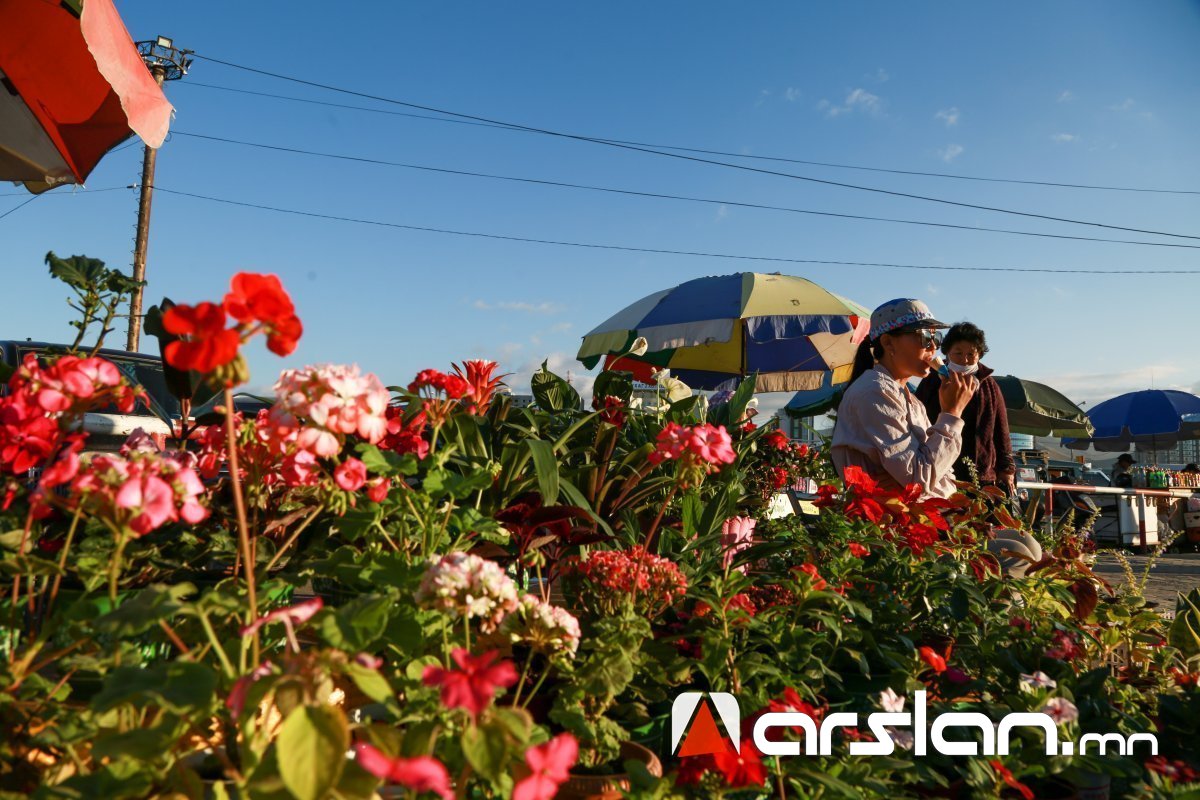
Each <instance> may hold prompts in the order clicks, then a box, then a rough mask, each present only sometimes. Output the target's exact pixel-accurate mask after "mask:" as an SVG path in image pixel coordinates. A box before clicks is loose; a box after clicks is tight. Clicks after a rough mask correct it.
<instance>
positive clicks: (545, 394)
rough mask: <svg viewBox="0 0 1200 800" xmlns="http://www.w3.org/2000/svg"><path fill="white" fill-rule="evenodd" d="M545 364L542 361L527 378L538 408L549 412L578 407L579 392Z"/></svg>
mask: <svg viewBox="0 0 1200 800" xmlns="http://www.w3.org/2000/svg"><path fill="white" fill-rule="evenodd" d="M547 364H548V362H546V361H543V362H542V368H541V369H540V370H538V371H537V372H535V373H533V377H532V378H530V379H529V388H530V390H531V391H532V392H533V397H534V399H535V400H536V401H537V405H538V408H540V409H542V410H543V411H551V412H557V411H565V410H570V411H575V410H577V409H579V408H580V406H581V405H582V403H581V401H580V399H579V393H578V392H576V391H575V389H574V388H572V387H571V384H569V383H567V382H566V381H565V380H563V379H562V378H560V377H558V376H557V375H555V374H554V373H553V372H551V371H550V369H549V368H548V367H547Z"/></svg>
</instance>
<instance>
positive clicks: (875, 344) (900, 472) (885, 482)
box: [831, 298, 1042, 576]
mask: <svg viewBox="0 0 1200 800" xmlns="http://www.w3.org/2000/svg"><path fill="white" fill-rule="evenodd" d="M946 327H947V326H946V325H945V324H943V323H941V322H939V321H938V320H937V319H936V318H934V316H933V313H932V312H930V310H929V307H928V306H926V305H925V304H924V303H923V302H921V301H920V300H913V299H910V298H902V299H898V300H891V301H889V302H887V303H884V304H883V305H881V306H880V307H879V308H877V309H875V311H874V312H872V314H871V333H870V338H869V340H867V341H864V342H863V343H862V345H861V346H860V347H859V351H858V357H857V358H856V360H855V364H854V375H853V377H852V378H851V381H850V386H849V388H847V389H846V392H845V394H844V395H843V396H842V401H841V403H840V404H839V406H838V409H837V424H836V425H835V426H834V429H833V444H832V448H831V455H832V457H833V463H834V465H835V466H836V467H837V470H838V472H839V473H841V474H844V473H845V470H846V467H849V466H856V467H860V468H861V469H863V470H864V471H865V472H866V473H867V474H868V475H870V476H871V477H872V478H874V479H875V480H876V481H877V482H878V483H879V484H880V485H881V486H883V487H885V488H889V489H901V488H903V487H905V486H908V485H909V484H913V483H916V484H920V485H921V487H922V488H923V489H924V493H923V496H924V497H949V496H950V495H952V494H954V493H955V492H956V491H958V487H957V485H956V484H955V482H954V462H955V461H957V460H958V457H959V454H960V452H961V450H962V428H963V420H962V414H963V410H964V409H965V408H966V407H967V404H968V403H969V402H970V401H971V397H972V396H973V395H974V394H975V391H976V389H978V388H979V381H978V380H976V378H975V377H974V376H971V375H966V374H962V373H958V372H950V373H949V374H948V375H947V376H945V377H943V378H942V383H941V387H940V389H939V392H938V399H939V401H940V405H941V413H940V414H938V417H937V420H936V421H935V422H933V423H932V424H931V423H930V421H929V415H928V413H926V410H925V406H924V404H922V403H921V401H920V400H918V399H917V398H916V397H914V396H913V393H912V392H911V391H910V390H909V388H908V382H909V381H910V380H914V379H916V380H920V379H921V378H924V377H925V376H927V375H929V374H930V372H931V371H932V370H933V369H934V368H935V367H936V366H937V360H936V355H935V353H936V351H937V348H938V345H939V344H941V334H940V333H938V331H939V330H941V329H943V328H946ZM993 536H994V538H993V539H992V540H991V542H990V543H989V545H988V549H989V550H991V551H992V552H993V553H995V554H997V556H998V558H999V560H1000V564H1001V567H1002V568H1003V569H1004V571H1005V573H1006V574H1009V575H1018V576H1019V575H1023V574H1024V573H1025V569H1026V568H1027V567H1028V561H1026V560H1024V559H1022V558H1013V557H1009V556H1006V555H1004V554H1003V551H1004V550H1009V551H1012V552H1015V553H1018V554H1020V555H1021V556H1026V557H1028V558H1031V559H1033V560H1035V561H1036V560H1039V559H1040V558H1041V555H1042V551H1041V548H1040V547H1039V546H1038V544H1037V542H1036V541H1035V540H1034V539H1033V537H1031V536H1029V535H1028V534H1025V533H1022V532H1020V531H1014V530H999V531H996V532H995V533H994V535H993Z"/></svg>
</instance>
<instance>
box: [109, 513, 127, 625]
mask: <svg viewBox="0 0 1200 800" xmlns="http://www.w3.org/2000/svg"><path fill="white" fill-rule="evenodd" d="M116 539H117V547H116V550H114V551H113V557H112V563H110V564H109V565H108V599H109V600H112V604H113V610H116V608H117V585H118V583H120V580H121V558H122V557H123V556H124V555H125V545H126V543H128V542H129V531H127V530H120V531H117V532H116Z"/></svg>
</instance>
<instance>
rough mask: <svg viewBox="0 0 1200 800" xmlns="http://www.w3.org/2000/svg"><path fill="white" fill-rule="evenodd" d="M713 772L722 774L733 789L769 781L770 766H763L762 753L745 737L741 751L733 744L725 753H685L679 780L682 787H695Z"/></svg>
mask: <svg viewBox="0 0 1200 800" xmlns="http://www.w3.org/2000/svg"><path fill="white" fill-rule="evenodd" d="M709 773H715V774H718V775H720V776H721V779H722V780H723V781H724V782H725V785H726V786H728V787H730V788H731V789H737V788H741V787H744V786H762V785H763V784H764V783H765V782H766V780H767V768H766V767H765V766H764V765H763V762H762V755H761V754H760V753H759V752H758V750H756V749H755V747H754V744H753V742H751V741H750V740H749V737H743V742H742V749H741V752H734V750H733V748H732V747H731V748H729V749H728V750H727V751H725V752H723V753H714V754H711V755H702V756H685V757H684V758H682V759H681V760H680V764H679V772H677V773H676V775H675V783H676V784H678V785H679V786H695V785H696V784H698V783H700V781H701V780H703V778H704V776H705V775H707V774H709Z"/></svg>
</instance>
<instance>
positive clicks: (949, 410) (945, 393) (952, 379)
mask: <svg viewBox="0 0 1200 800" xmlns="http://www.w3.org/2000/svg"><path fill="white" fill-rule="evenodd" d="M978 388H979V381H978V379H976V378H975V376H974V375H963V374H962V373H959V372H951V373H950V374H949V375H945V376H943V377H942V385H941V387H940V388H939V389H938V399H939V400H941V403H942V413H944V414H950V415H951V416H955V417H961V416H962V415H963V409H965V408H966V407H967V403H969V402H971V398H972V397H974V396H975V391H976V390H977V389H978Z"/></svg>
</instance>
